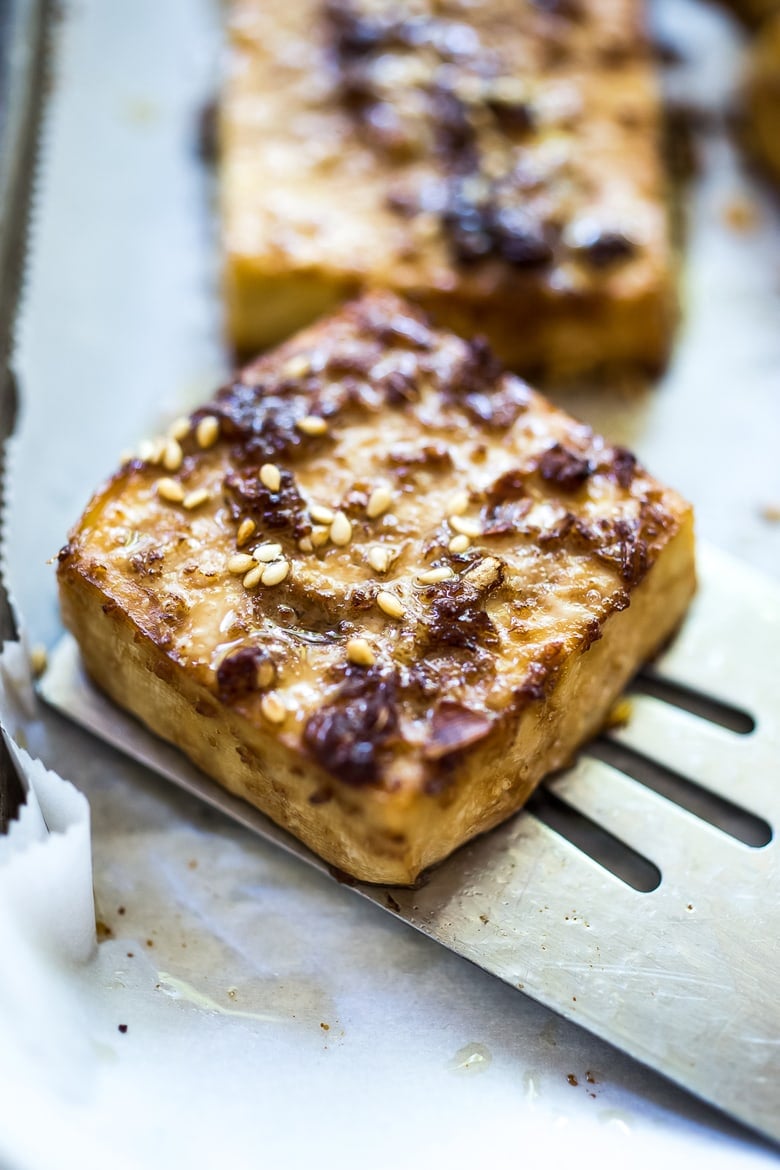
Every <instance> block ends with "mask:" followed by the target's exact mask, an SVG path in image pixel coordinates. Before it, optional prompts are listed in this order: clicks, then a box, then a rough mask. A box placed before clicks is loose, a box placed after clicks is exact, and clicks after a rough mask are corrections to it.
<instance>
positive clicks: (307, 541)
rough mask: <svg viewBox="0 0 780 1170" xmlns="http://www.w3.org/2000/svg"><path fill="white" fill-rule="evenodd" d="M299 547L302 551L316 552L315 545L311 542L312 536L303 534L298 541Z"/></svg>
mask: <svg viewBox="0 0 780 1170" xmlns="http://www.w3.org/2000/svg"><path fill="white" fill-rule="evenodd" d="M298 548H299V549H300V550H301V552H302V553H310V552H314V545H313V544H312V542H311V537H310V536H302V537H301V539H300V540H299V541H298Z"/></svg>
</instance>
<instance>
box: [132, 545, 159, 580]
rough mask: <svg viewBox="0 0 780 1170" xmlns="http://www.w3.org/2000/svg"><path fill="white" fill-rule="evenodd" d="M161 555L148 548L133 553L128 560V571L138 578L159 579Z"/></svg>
mask: <svg viewBox="0 0 780 1170" xmlns="http://www.w3.org/2000/svg"><path fill="white" fill-rule="evenodd" d="M163 560H164V556H163V553H162V552H161V551H160V549H159V548H154V547H153V546H150V547H148V548H144V549H141V550H140V552H137V553H134V554H133V555H132V556H131V557H130V560H129V565H130V569H131V571H132V572H133V573H135V574H136V576H138V577H159V575H160V573H161V572H162V561H163Z"/></svg>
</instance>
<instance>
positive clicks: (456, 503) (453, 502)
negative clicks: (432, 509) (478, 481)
mask: <svg viewBox="0 0 780 1170" xmlns="http://www.w3.org/2000/svg"><path fill="white" fill-rule="evenodd" d="M468 506H469V493H468V492H466V491H462V492H456V493H455V495H454V496H452V498H451V499H450V500H448V502H447V515H448V516H462V515H463V513H464V512H465V511H466V509H467V508H468Z"/></svg>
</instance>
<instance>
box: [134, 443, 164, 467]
mask: <svg viewBox="0 0 780 1170" xmlns="http://www.w3.org/2000/svg"><path fill="white" fill-rule="evenodd" d="M164 450H165V444H164V443H163V442H162V441H161V440H160V439H142V440H141V442H140V443H139V444H138V454H139V456H140V457H141V459H143V461H144V463H159V462H160V460H161V459H162V456H163V451H164Z"/></svg>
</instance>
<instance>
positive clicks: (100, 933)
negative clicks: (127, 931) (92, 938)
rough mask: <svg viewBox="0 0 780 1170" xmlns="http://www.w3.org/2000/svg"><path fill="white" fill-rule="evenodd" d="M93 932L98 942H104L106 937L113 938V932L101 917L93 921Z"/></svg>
mask: <svg viewBox="0 0 780 1170" xmlns="http://www.w3.org/2000/svg"><path fill="white" fill-rule="evenodd" d="M95 933H96V934H97V940H98V942H99V943H102V942H105V941H106V939H107V938H113V937H114V932H113V930H112V929H111V927H110V926H109V925H108V923H107V922H103V920H102V918H98V919H96V921H95Z"/></svg>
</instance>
